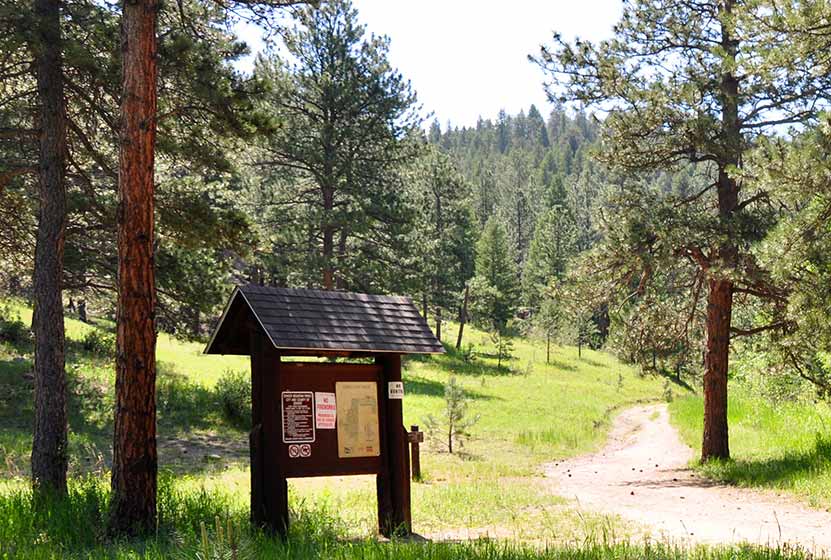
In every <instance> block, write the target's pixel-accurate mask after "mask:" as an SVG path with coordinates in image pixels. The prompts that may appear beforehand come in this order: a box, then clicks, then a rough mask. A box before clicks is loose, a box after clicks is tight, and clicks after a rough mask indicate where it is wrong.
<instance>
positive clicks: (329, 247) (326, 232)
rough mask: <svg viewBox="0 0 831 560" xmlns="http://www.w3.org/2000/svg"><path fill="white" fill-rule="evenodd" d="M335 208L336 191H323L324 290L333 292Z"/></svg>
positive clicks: (328, 189)
mask: <svg viewBox="0 0 831 560" xmlns="http://www.w3.org/2000/svg"><path fill="white" fill-rule="evenodd" d="M334 208H335V191H334V189H332V188H324V189H323V220H324V224H323V288H324V289H326V290H332V289H334V287H335V267H334V256H335V226H334V225H333V224H332V223H331V221H330V220H331V219H332V212H333V210H334Z"/></svg>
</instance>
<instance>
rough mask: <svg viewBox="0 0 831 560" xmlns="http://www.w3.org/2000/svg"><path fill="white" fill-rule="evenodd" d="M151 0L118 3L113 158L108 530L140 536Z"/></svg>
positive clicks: (148, 448)
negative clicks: (117, 133) (116, 146)
mask: <svg viewBox="0 0 831 560" xmlns="http://www.w3.org/2000/svg"><path fill="white" fill-rule="evenodd" d="M157 14H158V5H157V3H156V0H128V1H127V2H125V3H124V7H123V15H122V27H121V45H122V57H123V58H122V87H123V91H122V102H121V137H120V143H121V150H120V154H119V177H118V186H119V219H118V254H119V260H118V265H119V267H118V317H117V331H118V332H117V345H118V351H117V358H116V410H115V434H114V443H113V471H112V502H111V510H110V528H111V530H112V531H113V532H115V533H122V534H123V533H127V534H129V533H137V532H139V533H140V532H146V531H149V530H151V529H152V528H153V527H154V526H155V520H156V474H157V468H158V465H157V457H156V356H155V353H156V329H155V306H156V288H155V273H154V264H153V236H154V233H153V229H154V228H153V225H154V224H153V207H154V204H153V203H154V201H153V191H154V184H153V180H154V179H153V172H154V152H155V140H156V122H155V119H156V56H157V52H156V20H157Z"/></svg>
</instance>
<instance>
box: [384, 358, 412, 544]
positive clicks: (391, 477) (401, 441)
mask: <svg viewBox="0 0 831 560" xmlns="http://www.w3.org/2000/svg"><path fill="white" fill-rule="evenodd" d="M376 363H377V364H378V365H380V366H381V367H382V370H383V373H382V376H381V385H382V387H381V395H382V396H383V399H382V403H383V404H382V406H383V407H384V411H383V416H382V419H383V420H382V424H383V425H382V426H381V430H383V431H384V433H385V436H386V437H385V438H384V441H385V442H386V450H385V452H384V458H385V464H384V465H383V466H382V472H381V474H379V475H378V483H377V486H378V529H379V531H380V532H381V534H382V535H384V536H385V537H390V536H392V535H393V534H399V535H402V534H403V535H408V534H410V532H411V531H412V519H411V515H410V472H409V469H410V464H409V456H408V449H407V444H408V441H407V435H406V432H405V430H404V414H403V406H402V404H403V401H402V400H400V399H390V398H387V395H388V385H387V384H388V383H389V382H390V381H401V356H400V355H398V354H390V355H386V356H379V357H377V358H376Z"/></svg>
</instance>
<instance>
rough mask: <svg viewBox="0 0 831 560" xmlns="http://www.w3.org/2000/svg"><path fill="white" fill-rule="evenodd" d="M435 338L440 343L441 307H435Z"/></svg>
mask: <svg viewBox="0 0 831 560" xmlns="http://www.w3.org/2000/svg"><path fill="white" fill-rule="evenodd" d="M436 338H437V339H438V341H439V342H441V307H436Z"/></svg>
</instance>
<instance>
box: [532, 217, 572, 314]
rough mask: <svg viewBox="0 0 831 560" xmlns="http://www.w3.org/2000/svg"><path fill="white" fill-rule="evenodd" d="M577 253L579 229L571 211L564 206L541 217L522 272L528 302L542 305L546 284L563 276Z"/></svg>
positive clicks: (536, 305) (534, 305) (533, 304)
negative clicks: (567, 264)
mask: <svg viewBox="0 0 831 560" xmlns="http://www.w3.org/2000/svg"><path fill="white" fill-rule="evenodd" d="M576 253H577V228H576V226H575V224H574V220H573V219H572V217H571V213H570V212H569V211H568V210H566V209H564V208H562V207H560V206H557V207H554V208H551V209H549V210H548V211H547V212H546V213H545V214H543V215H542V216H540V218H539V220H538V221H537V226H536V229H535V231H534V239H533V240H532V241H531V248H530V250H529V252H528V260H527V261H526V263H525V268H524V270H523V274H522V288H523V294H524V299H525V303H527V304H528V305H529V306H531V307H533V308H537V307H539V305H540V301H541V298H542V295H543V292H544V290H545V289H546V287H547V286H548V285H549V284H551V281H552V280H555V279H559V278H562V276H563V274H564V273H565V270H566V263H567V262H568V260H569V259H570V258H571V257H573V256H574V255H575V254H576Z"/></svg>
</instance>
